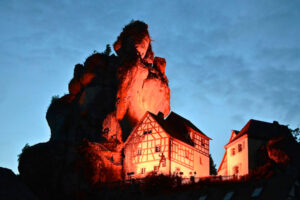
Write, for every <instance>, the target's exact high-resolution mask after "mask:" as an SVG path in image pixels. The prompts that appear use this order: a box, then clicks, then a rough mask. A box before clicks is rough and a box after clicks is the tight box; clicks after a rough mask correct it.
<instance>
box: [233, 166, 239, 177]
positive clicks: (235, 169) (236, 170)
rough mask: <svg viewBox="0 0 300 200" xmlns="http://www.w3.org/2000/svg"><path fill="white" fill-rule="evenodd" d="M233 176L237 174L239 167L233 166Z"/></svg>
mask: <svg viewBox="0 0 300 200" xmlns="http://www.w3.org/2000/svg"><path fill="white" fill-rule="evenodd" d="M233 174H234V175H238V174H239V166H234V167H233Z"/></svg>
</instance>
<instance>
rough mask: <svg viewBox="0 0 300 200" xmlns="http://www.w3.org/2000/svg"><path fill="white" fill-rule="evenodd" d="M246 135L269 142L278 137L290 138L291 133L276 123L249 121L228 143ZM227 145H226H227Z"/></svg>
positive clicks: (285, 127)
mask: <svg viewBox="0 0 300 200" xmlns="http://www.w3.org/2000/svg"><path fill="white" fill-rule="evenodd" d="M245 134H247V135H248V137H251V138H257V139H264V140H269V139H272V138H276V137H280V136H290V135H291V133H290V131H289V129H288V127H287V126H284V125H280V124H279V123H278V122H276V121H274V122H273V123H269V122H263V121H259V120H254V119H250V120H249V121H248V123H247V124H246V125H245V126H244V127H243V128H242V130H241V131H240V132H239V133H238V134H237V136H236V137H235V138H233V139H232V140H231V141H229V143H231V142H233V141H235V140H236V139H238V138H240V137H241V136H243V135H245ZM229 143H228V144H229Z"/></svg>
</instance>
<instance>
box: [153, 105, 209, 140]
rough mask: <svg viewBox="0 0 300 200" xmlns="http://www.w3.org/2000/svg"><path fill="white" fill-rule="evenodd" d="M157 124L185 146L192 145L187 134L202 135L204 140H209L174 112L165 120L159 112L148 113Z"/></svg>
mask: <svg viewBox="0 0 300 200" xmlns="http://www.w3.org/2000/svg"><path fill="white" fill-rule="evenodd" d="M148 113H149V114H150V115H151V116H152V117H153V118H154V119H155V121H157V123H158V124H159V125H160V126H161V127H162V128H163V129H164V130H165V131H166V132H167V133H168V134H169V135H171V136H172V137H174V138H176V139H178V140H181V141H183V142H185V143H187V144H190V145H192V146H193V145H194V143H193V141H192V140H191V138H190V136H189V132H190V130H191V129H192V130H193V131H195V132H197V133H199V134H200V135H202V136H203V137H204V138H205V139H208V140H211V138H209V137H207V136H206V135H205V134H204V133H203V132H202V131H201V130H200V129H199V128H197V127H196V126H195V125H194V124H193V123H192V122H190V121H189V120H187V119H185V118H184V117H182V116H180V115H178V114H177V113H175V112H173V111H172V112H171V113H170V114H169V115H168V116H167V117H166V118H164V116H163V114H162V113H161V112H159V113H158V114H157V115H155V114H153V113H151V112H148Z"/></svg>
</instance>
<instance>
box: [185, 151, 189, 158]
mask: <svg viewBox="0 0 300 200" xmlns="http://www.w3.org/2000/svg"><path fill="white" fill-rule="evenodd" d="M185 157H186V158H189V151H188V150H185Z"/></svg>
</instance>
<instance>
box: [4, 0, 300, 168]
mask: <svg viewBox="0 0 300 200" xmlns="http://www.w3.org/2000/svg"><path fill="white" fill-rule="evenodd" d="M50 2H51V3H50ZM299 10H300V1H294V0H289V1H285V0H269V1H264V0H257V1H254V0H253V1H246V0H245V1H244V0H237V1H212V0H208V1H185V3H182V1H174V0H172V1H162V0H158V1H153V0H151V1H140V0H139V1H106V2H104V1H97V2H96V1H71V0H57V1H46V0H40V1H33V0H32V1H29V0H24V1H21V0H19V1H13V0H1V1H0V27H1V30H0V125H1V128H0V137H1V139H0V166H1V167H7V168H11V169H12V170H13V171H14V172H15V173H18V170H17V166H18V162H17V158H18V157H17V155H18V154H19V153H20V152H21V149H22V148H23V147H24V145H25V144H26V143H28V144H29V145H34V144H36V143H39V142H45V141H48V139H49V137H50V129H49V127H48V124H47V121H46V119H45V115H46V111H47V108H48V106H49V104H50V101H51V97H52V96H54V95H60V96H62V95H64V94H65V93H67V92H68V83H69V81H70V80H71V78H72V77H73V69H74V65H75V64H77V63H83V62H84V61H85V59H86V58H87V57H88V56H89V55H91V54H92V53H93V51H94V50H96V51H98V52H102V51H104V49H105V46H106V44H111V45H112V44H113V43H114V41H115V40H116V38H117V36H118V35H119V34H120V32H121V31H122V28H123V27H124V26H125V25H126V24H128V23H129V22H130V21H131V20H132V19H134V20H141V21H144V22H146V23H147V24H148V25H149V32H150V36H151V38H152V40H153V42H152V47H153V51H154V53H155V55H156V56H160V57H164V58H166V60H167V67H166V75H167V77H168V79H169V83H170V84H169V86H170V88H171V110H172V111H175V112H176V113H178V114H180V115H182V116H183V117H185V118H187V119H189V120H190V121H191V122H192V123H194V124H195V125H196V126H197V127H198V128H199V129H200V130H202V131H203V132H204V133H205V134H206V135H207V136H209V137H211V138H212V139H213V140H212V141H211V146H210V152H211V154H212V156H213V159H214V160H215V162H216V164H217V167H218V165H219V163H220V161H221V159H222V156H223V153H224V147H223V146H224V145H225V144H226V143H227V142H228V139H229V136H230V133H231V130H232V129H237V130H240V129H241V128H242V127H243V126H244V125H245V124H246V123H247V121H248V120H249V119H257V120H262V121H267V122H273V121H274V120H276V121H278V122H279V123H280V124H285V125H287V124H289V125H290V126H289V127H291V128H296V127H299V126H300V104H299V102H300V90H299V88H300V38H299V37H300V12H299Z"/></svg>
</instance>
